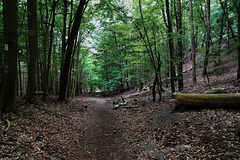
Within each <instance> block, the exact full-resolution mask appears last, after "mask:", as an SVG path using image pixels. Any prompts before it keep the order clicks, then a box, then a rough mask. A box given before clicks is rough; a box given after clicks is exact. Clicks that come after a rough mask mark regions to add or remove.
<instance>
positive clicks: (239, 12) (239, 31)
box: [237, 0, 240, 79]
mask: <svg viewBox="0 0 240 160" xmlns="http://www.w3.org/2000/svg"><path fill="white" fill-rule="evenodd" d="M237 13H238V73H237V79H240V0H238V5H237Z"/></svg>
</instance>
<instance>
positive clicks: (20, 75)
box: [17, 54, 23, 97]
mask: <svg viewBox="0 0 240 160" xmlns="http://www.w3.org/2000/svg"><path fill="white" fill-rule="evenodd" d="M17 57H18V76H19V90H20V97H22V96H23V87H22V71H21V62H20V58H19V54H18V55H17Z"/></svg>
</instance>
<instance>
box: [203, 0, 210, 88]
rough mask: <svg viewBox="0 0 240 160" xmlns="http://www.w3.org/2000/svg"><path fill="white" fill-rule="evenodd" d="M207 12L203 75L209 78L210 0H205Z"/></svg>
mask: <svg viewBox="0 0 240 160" xmlns="http://www.w3.org/2000/svg"><path fill="white" fill-rule="evenodd" d="M205 14H206V40H205V43H206V51H205V60H204V68H203V76H204V77H206V78H207V80H208V83H209V78H208V73H207V68H208V59H209V49H210V0H205Z"/></svg>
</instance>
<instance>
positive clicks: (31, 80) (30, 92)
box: [26, 0, 38, 103]
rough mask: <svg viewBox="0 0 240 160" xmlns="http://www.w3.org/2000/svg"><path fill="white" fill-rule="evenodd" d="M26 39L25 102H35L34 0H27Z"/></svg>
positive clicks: (35, 43)
mask: <svg viewBox="0 0 240 160" xmlns="http://www.w3.org/2000/svg"><path fill="white" fill-rule="evenodd" d="M27 3H28V7H27V8H28V39H29V42H28V43H29V66H28V67H29V68H28V86H27V94H26V98H27V102H28V103H35V102H36V100H35V90H36V71H37V56H38V29H37V11H36V10H37V7H36V0H28V2H27Z"/></svg>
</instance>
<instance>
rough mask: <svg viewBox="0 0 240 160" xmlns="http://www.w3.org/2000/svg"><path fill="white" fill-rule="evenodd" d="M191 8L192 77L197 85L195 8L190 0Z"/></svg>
mask: <svg viewBox="0 0 240 160" xmlns="http://www.w3.org/2000/svg"><path fill="white" fill-rule="evenodd" d="M189 5H190V6H189V8H190V22H191V52H192V76H193V85H196V83H197V78H196V77H197V74H196V53H195V36H194V35H195V34H194V24H193V7H192V0H189Z"/></svg>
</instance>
